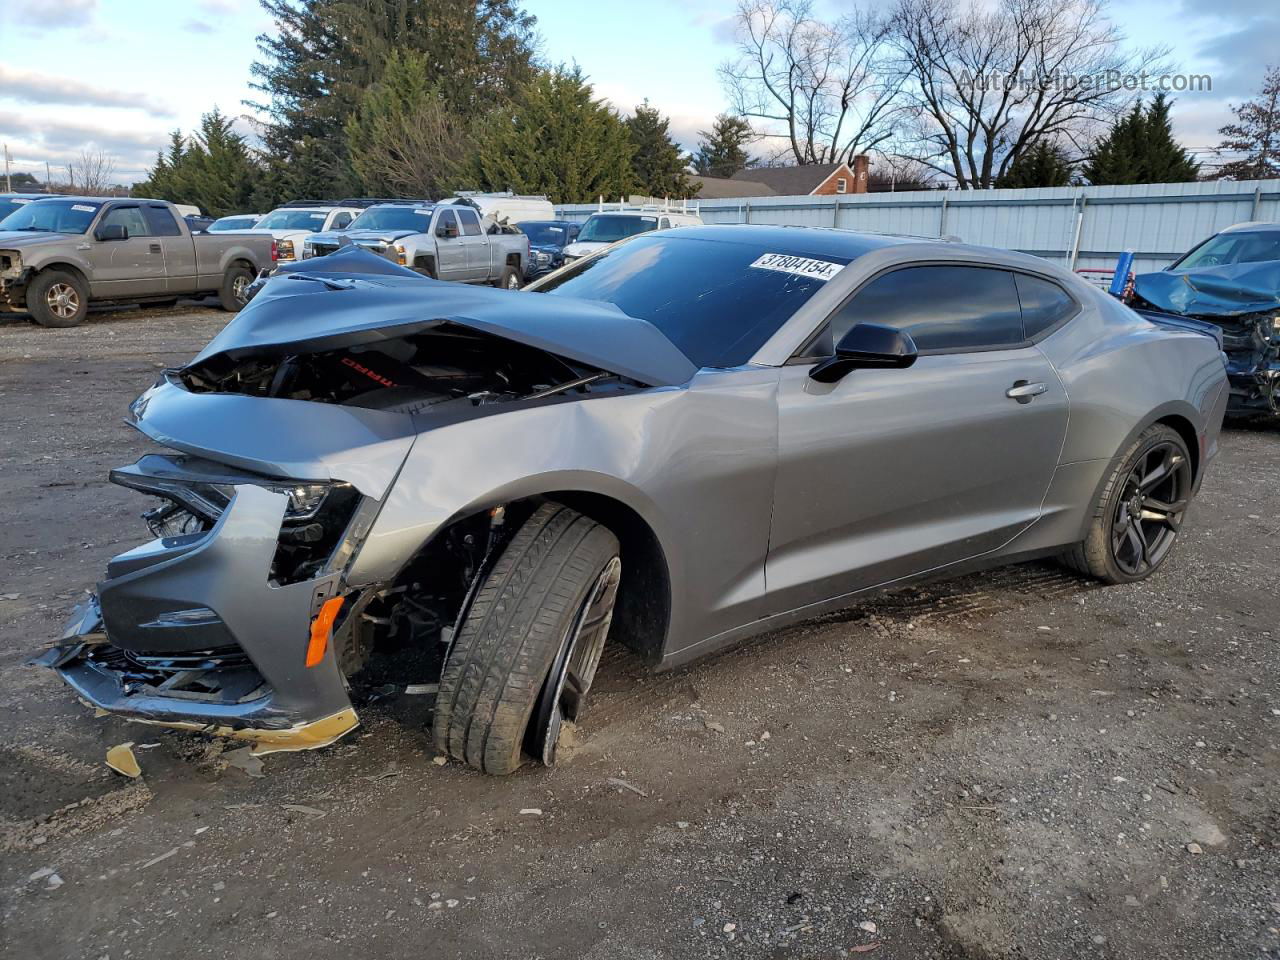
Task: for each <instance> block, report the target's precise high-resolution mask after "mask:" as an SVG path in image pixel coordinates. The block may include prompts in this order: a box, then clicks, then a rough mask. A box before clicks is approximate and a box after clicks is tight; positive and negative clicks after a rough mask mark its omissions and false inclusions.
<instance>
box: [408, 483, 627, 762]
mask: <svg viewBox="0 0 1280 960" xmlns="http://www.w3.org/2000/svg"><path fill="white" fill-rule="evenodd" d="M618 553H619V549H618V540H617V538H616V537H615V536H614V535H613V534H612V533H611V532H610V531H609V530H608V529H606V528H605V527H602V526H601V525H600V524H598V523H596V522H595V521H594V520H591V519H589V518H587V517H584V516H583V515H582V514H580V513H578V512H577V511H575V510H571V509H569V508H568V507H564V506H561V505H560V504H556V503H547V504H543V505H542V506H540V507H539V508H538V509H537V510H536V511H534V513H533V515H532V516H531V517H530V518H529V519H528V520H527V521H526V522H525V523H524V525H523V526H522V527H521V528H520V530H519V531H517V533H516V534H515V536H514V537H512V539H511V542H510V543H509V544H508V545H507V547H506V549H505V550H504V551H503V553H502V555H501V556H500V557H499V558H498V560H497V562H496V563H495V564H494V566H493V569H492V570H491V571H490V572H489V574H488V576H487V577H486V578H485V581H484V583H483V585H482V586H481V587H480V589H479V591H477V593H476V596H475V599H474V601H473V602H472V605H471V608H470V610H469V611H468V612H467V616H466V619H465V621H464V622H463V623H462V624H461V625H460V626H459V628H458V632H457V635H456V636H455V638H454V641H453V646H452V648H451V649H450V650H449V655H448V658H447V659H446V660H445V665H444V670H443V671H442V672H441V675H440V691H439V695H438V696H437V699H436V709H435V718H434V721H433V731H434V737H435V743H436V747H437V748H438V749H439V750H441V751H443V752H445V753H447V754H448V755H449V756H451V757H453V758H454V759H456V760H461V761H463V762H464V763H466V764H468V765H470V766H472V767H474V768H475V769H477V770H479V771H481V772H482V773H489V774H496V775H503V774H508V773H513V772H514V771H515V770H517V769H518V768H519V767H520V765H521V763H522V762H523V759H524V755H525V752H526V751H528V752H529V753H530V754H532V755H533V756H535V757H536V758H537V759H539V760H541V761H542V762H544V763H551V762H553V761H554V758H555V741H556V737H557V736H558V734H559V731H560V722H561V719H562V717H567V718H569V719H572V718H574V717H576V715H577V712H578V710H579V708H580V705H581V702H582V698H583V697H584V696H585V694H586V692H587V689H588V688H589V687H590V686H591V681H592V679H593V678H594V676H595V671H596V667H597V666H598V665H599V662H600V654H601V651H602V649H603V647H604V641H605V638H606V636H607V634H608V630H609V623H610V620H611V618H612V614H613V603H614V599H615V597H616V594H617V586H618V579H619V574H620V567H621V565H620V561H619V557H618ZM535 711H536V713H537V715H536V717H535ZM531 720H532V722H531Z"/></svg>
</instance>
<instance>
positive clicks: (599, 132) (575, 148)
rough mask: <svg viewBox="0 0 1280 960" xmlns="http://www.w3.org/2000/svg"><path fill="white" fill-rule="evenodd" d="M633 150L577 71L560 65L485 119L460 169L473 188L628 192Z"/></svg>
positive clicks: (556, 195)
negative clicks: (464, 166) (466, 163)
mask: <svg viewBox="0 0 1280 960" xmlns="http://www.w3.org/2000/svg"><path fill="white" fill-rule="evenodd" d="M634 150H635V148H634V147H633V146H632V143H631V137H630V135H629V133H628V128H627V124H626V123H625V122H624V121H623V119H622V118H621V117H619V116H618V114H617V113H615V112H614V111H613V110H612V109H611V108H610V107H609V106H608V105H606V104H605V103H603V102H602V101H600V100H597V99H595V97H594V92H593V90H592V89H591V84H589V83H588V82H587V80H586V78H585V77H584V76H583V75H582V71H581V70H580V69H579V68H577V67H574V68H573V69H572V70H566V69H565V68H563V67H561V68H558V69H556V70H550V71H544V72H542V73H540V74H538V76H537V77H536V78H535V79H534V80H533V81H532V82H531V83H529V84H528V85H526V86H525V87H524V88H523V89H522V90H521V91H520V92H519V94H518V95H517V97H516V100H515V103H514V104H513V105H512V106H511V107H509V108H499V109H498V110H496V111H494V112H493V113H491V114H490V115H489V116H488V117H487V118H486V119H485V122H484V123H483V124H482V125H481V127H480V130H479V131H478V135H477V146H476V151H475V153H474V155H473V157H472V159H471V163H470V165H469V171H468V172H469V174H470V180H471V181H472V183H471V185H473V186H475V187H479V188H480V189H484V190H508V189H510V190H514V191H515V192H517V193H541V194H546V195H547V196H548V197H549V198H550V199H551V200H552V202H554V203H585V202H590V201H592V200H595V199H596V198H597V197H598V196H602V195H603V196H606V197H618V196H624V195H626V194H629V193H630V192H631V189H632V186H633V183H632V173H631V157H632V154H633V153H634Z"/></svg>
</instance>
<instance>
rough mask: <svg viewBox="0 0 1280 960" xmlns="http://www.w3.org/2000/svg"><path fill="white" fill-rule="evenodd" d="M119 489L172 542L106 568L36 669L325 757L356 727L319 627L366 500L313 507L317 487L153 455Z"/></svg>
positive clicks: (121, 704)
mask: <svg viewBox="0 0 1280 960" xmlns="http://www.w3.org/2000/svg"><path fill="white" fill-rule="evenodd" d="M112 479H113V480H115V481H116V482H118V483H122V484H124V485H126V486H130V487H134V488H136V489H139V490H142V491H143V492H147V493H153V494H155V495H157V496H160V497H161V498H162V501H161V506H160V507H159V508H158V509H157V510H155V511H152V512H151V513H150V514H148V515H147V519H148V522H149V524H150V525H151V526H152V528H153V530H156V531H157V532H159V533H160V534H161V535H160V536H158V537H157V539H155V540H152V541H150V542H149V543H145V544H143V545H142V546H140V547H137V548H135V549H133V550H130V551H128V552H126V553H122V554H120V555H119V556H117V557H114V558H113V559H112V560H111V561H110V562H109V563H108V566H107V577H106V579H105V580H103V581H102V582H101V583H100V584H99V585H98V594H97V595H96V596H95V597H93V598H91V599H90V600H89V601H87V602H86V603H85V604H82V605H81V607H80V608H78V609H77V610H76V611H75V613H74V614H73V616H72V618H71V621H70V622H69V623H68V625H67V628H66V630H65V632H64V634H63V637H62V639H61V643H60V644H59V645H58V646H56V647H54V648H53V649H51V650H49V651H47V652H46V653H45V654H44V655H43V656H41V657H40V658H38V659H37V661H36V662H37V663H40V664H43V665H45V666H49V667H52V668H53V669H55V670H57V671H58V673H59V674H60V675H61V676H62V678H63V679H64V680H65V681H66V682H67V683H68V684H70V686H71V687H73V688H74V689H75V690H76V692H77V693H79V694H80V696H81V697H82V698H83V699H84V700H86V701H87V702H88V703H89V704H91V705H92V706H94V707H97V708H100V709H102V710H106V711H108V712H110V713H115V714H119V715H121V716H122V717H124V718H126V719H129V720H135V721H141V722H146V723H156V724H163V725H165V726H170V727H176V728H179V729H184V730H200V731H204V732H208V733H212V734H217V735H221V736H230V737H236V738H241V739H247V740H253V741H256V742H257V743H258V744H259V750H260V751H261V752H266V751H269V750H305V749H310V748H314V747H321V746H324V745H326V744H329V743H332V742H333V741H334V740H336V739H338V738H339V737H341V736H342V735H343V734H345V733H347V732H348V731H349V730H351V729H353V728H354V727H355V726H356V725H357V723H358V721H357V718H356V714H355V711H354V710H353V709H352V707H351V701H350V699H349V698H348V696H347V692H346V687H345V682H344V679H343V676H342V672H341V670H340V669H339V667H338V664H337V661H336V659H335V645H334V644H333V643H331V642H324V641H325V640H326V639H328V634H327V633H326V634H324V635H321V637H320V641H321V642H320V643H317V641H316V639H315V637H314V634H315V633H316V631H315V629H313V624H314V623H315V621H316V620H317V617H319V616H320V614H321V611H322V609H323V608H325V606H326V602H328V603H329V611H330V615H331V611H332V609H333V607H334V606H335V605H337V604H339V603H340V602H341V601H340V600H339V599H338V598H339V597H340V596H341V594H340V588H341V570H340V569H337V567H339V566H340V561H339V560H338V558H339V557H340V556H345V552H344V544H345V540H346V537H347V536H348V535H349V534H350V533H351V532H352V531H351V528H352V526H353V525H354V524H355V523H356V522H357V517H358V515H359V514H360V513H361V511H360V510H359V509H357V506H356V504H355V502H354V501H355V499H357V498H356V497H355V495H354V493H353V492H352V491H349V490H344V491H340V493H341V495H338V494H335V492H334V491H333V490H332V489H330V490H326V491H325V492H324V493H323V494H322V495H320V496H319V502H318V503H317V502H316V501H317V497H316V496H315V495H314V494H313V493H308V492H307V491H308V489H309V488H308V485H305V484H303V485H298V490H297V493H298V494H299V495H298V496H292V495H291V493H290V492H289V491H288V490H287V489H285V490H282V489H281V488H280V487H278V486H277V485H276V484H275V483H274V482H270V481H268V480H267V479H266V478H261V477H250V476H247V475H238V474H234V473H232V472H228V471H226V470H224V469H223V468H221V467H220V466H219V465H216V464H212V463H210V462H209V461H201V460H194V459H192V458H185V457H166V456H156V455H153V456H148V457H144V458H143V459H142V460H140V461H139V462H138V464H136V465H135V466H133V467H129V468H125V469H124V470H121V471H114V472H113V474H112ZM311 486H317V485H311ZM329 501H333V503H332V504H329ZM327 504H328V506H326V505H327ZM291 515H292V516H291ZM170 533H174V534H175V535H168V534H170ZM313 547H314V551H315V552H316V554H317V557H316V559H315V561H314V562H312V563H307V562H305V560H306V551H307V550H309V549H312V548H313ZM299 551H302V553H303V562H300V561H299V557H298V553H299ZM322 622H324V625H325V630H326V631H327V630H328V629H329V625H328V622H327V621H322Z"/></svg>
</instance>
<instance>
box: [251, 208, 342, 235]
mask: <svg viewBox="0 0 1280 960" xmlns="http://www.w3.org/2000/svg"><path fill="white" fill-rule="evenodd" d="M328 215H329V213H328V211H327V210H272V211H271V212H270V213H268V214H267V215H266V216H265V217H263V218H262V219H261V220H259V221H258V222H257V223H256V224H254V227H255V229H258V230H309V231H311V232H312V233H315V232H316V231H317V230H319V229H320V228H321V227H323V226H324V218H325V217H327V216H328Z"/></svg>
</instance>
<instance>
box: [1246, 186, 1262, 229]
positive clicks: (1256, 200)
mask: <svg viewBox="0 0 1280 960" xmlns="http://www.w3.org/2000/svg"><path fill="white" fill-rule="evenodd" d="M1261 207H1262V185H1261V184H1259V185H1258V186H1256V187H1254V188H1253V212H1252V213H1250V214H1249V219H1250V220H1257V219H1258V210H1259V209H1260V208H1261Z"/></svg>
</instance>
